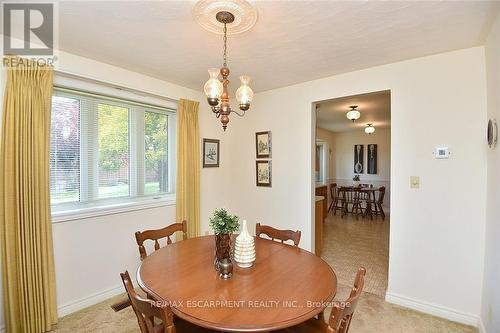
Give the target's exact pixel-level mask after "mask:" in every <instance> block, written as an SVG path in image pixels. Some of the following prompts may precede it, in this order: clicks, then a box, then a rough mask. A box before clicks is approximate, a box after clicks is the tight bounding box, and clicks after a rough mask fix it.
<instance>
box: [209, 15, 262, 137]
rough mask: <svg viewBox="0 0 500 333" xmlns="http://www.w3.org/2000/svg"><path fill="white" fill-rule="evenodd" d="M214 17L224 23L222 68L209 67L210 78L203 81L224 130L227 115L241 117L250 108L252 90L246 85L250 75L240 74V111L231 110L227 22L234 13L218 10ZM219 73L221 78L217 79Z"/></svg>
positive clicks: (231, 18) (237, 93)
mask: <svg viewBox="0 0 500 333" xmlns="http://www.w3.org/2000/svg"><path fill="white" fill-rule="evenodd" d="M215 18H216V19H217V21H219V22H220V23H222V24H224V56H223V57H224V63H223V65H222V68H220V69H219V68H210V69H208V74H209V75H210V78H209V79H208V81H207V82H206V83H205V86H204V91H205V94H206V95H207V101H208V104H209V105H210V106H211V107H212V112H213V113H214V114H215V116H216V117H217V118H220V121H221V123H222V128H223V129H224V131H225V130H226V128H227V124H228V123H229V115H230V114H231V113H236V114H237V115H238V116H240V117H243V116H244V115H245V112H246V111H247V110H248V109H250V103H251V102H252V99H253V91H252V89H251V88H250V86H249V85H248V84H249V82H250V76H247V75H243V76H240V81H241V86H240V87H239V88H238V90H236V100H237V101H238V103H239V109H240V110H241V111H242V112H241V113H239V112H237V111H235V110H233V109H232V108H231V105H230V103H229V91H228V86H229V80H228V77H229V73H230V71H229V68H228V67H227V60H226V55H227V24H230V23H232V22H234V15H233V14H232V13H230V12H227V11H220V12H218V13H217V14H216V16H215ZM219 74H220V76H221V77H222V79H219Z"/></svg>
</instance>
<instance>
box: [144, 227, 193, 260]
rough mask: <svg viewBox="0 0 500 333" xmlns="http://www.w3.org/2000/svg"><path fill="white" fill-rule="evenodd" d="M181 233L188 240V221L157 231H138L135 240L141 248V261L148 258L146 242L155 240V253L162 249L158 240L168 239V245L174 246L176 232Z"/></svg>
mask: <svg viewBox="0 0 500 333" xmlns="http://www.w3.org/2000/svg"><path fill="white" fill-rule="evenodd" d="M177 231H181V232H182V238H183V239H184V240H185V239H187V221H186V220H184V221H182V223H174V224H171V225H169V226H167V227H165V228H162V229H156V230H145V231H137V232H136V233H135V240H136V241H137V245H138V246H139V255H140V257H141V260H144V258H146V257H147V256H148V254H147V252H146V248H145V247H144V241H146V240H154V241H155V243H154V246H155V251H156V250H159V249H160V243H159V242H158V240H160V239H162V238H167V245H169V244H172V239H171V238H170V236H172V235H173V234H174V233H175V232H177Z"/></svg>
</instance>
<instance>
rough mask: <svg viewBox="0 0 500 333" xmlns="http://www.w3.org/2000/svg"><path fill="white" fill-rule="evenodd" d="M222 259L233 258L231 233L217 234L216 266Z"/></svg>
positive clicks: (216, 266) (217, 267) (217, 266)
mask: <svg viewBox="0 0 500 333" xmlns="http://www.w3.org/2000/svg"><path fill="white" fill-rule="evenodd" d="M222 259H231V234H219V235H215V268H216V269H217V270H219V263H220V262H221V260H222Z"/></svg>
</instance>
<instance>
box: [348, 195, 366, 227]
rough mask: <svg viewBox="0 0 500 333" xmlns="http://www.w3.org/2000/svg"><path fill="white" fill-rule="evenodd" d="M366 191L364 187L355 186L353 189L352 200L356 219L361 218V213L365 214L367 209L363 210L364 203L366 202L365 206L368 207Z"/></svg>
mask: <svg viewBox="0 0 500 333" xmlns="http://www.w3.org/2000/svg"><path fill="white" fill-rule="evenodd" d="M366 194H367V193H366V192H364V191H363V188H353V189H352V191H351V200H352V210H351V212H352V214H353V215H355V216H356V220H357V219H358V218H359V215H361V216H364V215H365V212H366V209H365V211H363V205H362V204H363V203H365V207H368V206H367V205H368V202H367V199H368V197H367V196H366Z"/></svg>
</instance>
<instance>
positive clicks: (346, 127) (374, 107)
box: [316, 91, 391, 132]
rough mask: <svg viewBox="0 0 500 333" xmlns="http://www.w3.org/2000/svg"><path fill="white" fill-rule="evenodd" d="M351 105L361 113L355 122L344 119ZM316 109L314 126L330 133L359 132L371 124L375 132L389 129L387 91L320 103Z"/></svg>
mask: <svg viewBox="0 0 500 333" xmlns="http://www.w3.org/2000/svg"><path fill="white" fill-rule="evenodd" d="M351 105H357V106H358V111H359V112H360V113H361V117H359V119H358V120H356V121H355V122H352V121H351V120H349V119H347V117H346V113H347V112H348V111H349V110H350V108H349V106H351ZM316 107H317V109H316V125H317V126H318V127H319V128H322V129H326V130H329V131H332V132H348V131H355V130H361V129H363V128H365V127H366V125H367V124H373V126H374V127H375V130H377V129H382V128H390V127H391V93H390V92H389V91H381V92H374V93H369V94H363V95H355V96H349V97H342V98H336V99H332V100H330V101H326V102H322V103H321V104H318V105H317V106H316Z"/></svg>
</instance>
